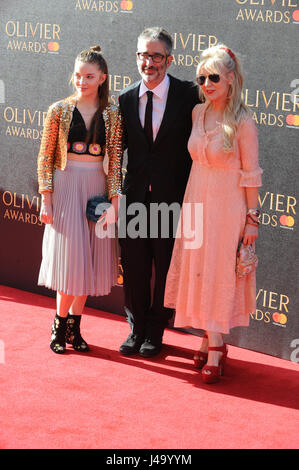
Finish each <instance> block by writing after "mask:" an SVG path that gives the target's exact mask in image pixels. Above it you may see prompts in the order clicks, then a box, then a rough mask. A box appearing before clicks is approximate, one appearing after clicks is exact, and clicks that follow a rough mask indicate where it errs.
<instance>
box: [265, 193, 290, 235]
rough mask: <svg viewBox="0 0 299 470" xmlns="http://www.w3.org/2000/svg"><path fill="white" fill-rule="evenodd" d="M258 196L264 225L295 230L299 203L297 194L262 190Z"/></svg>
mask: <svg viewBox="0 0 299 470" xmlns="http://www.w3.org/2000/svg"><path fill="white" fill-rule="evenodd" d="M260 189H262V188H260ZM258 198H259V206H260V209H261V215H260V223H261V224H262V225H266V226H270V227H277V228H280V229H284V230H285V229H287V230H294V228H295V220H296V205H297V199H296V197H295V196H291V195H288V194H277V193H272V192H269V191H263V190H260V191H259V196H258Z"/></svg>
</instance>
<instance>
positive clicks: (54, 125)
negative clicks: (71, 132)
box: [37, 104, 60, 193]
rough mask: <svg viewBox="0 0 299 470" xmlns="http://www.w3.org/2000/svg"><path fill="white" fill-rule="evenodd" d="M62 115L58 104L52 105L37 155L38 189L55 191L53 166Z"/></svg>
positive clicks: (40, 191) (40, 190) (41, 191)
mask: <svg viewBox="0 0 299 470" xmlns="http://www.w3.org/2000/svg"><path fill="white" fill-rule="evenodd" d="M59 122H60V116H59V111H58V108H57V106H55V104H53V105H51V106H50V108H49V110H48V112H47V116H46V120H45V123H44V128H43V135H42V140H41V145H40V150H39V154H38V157H37V176H38V191H39V193H43V192H53V168H54V159H55V151H56V146H57V140H58V133H59Z"/></svg>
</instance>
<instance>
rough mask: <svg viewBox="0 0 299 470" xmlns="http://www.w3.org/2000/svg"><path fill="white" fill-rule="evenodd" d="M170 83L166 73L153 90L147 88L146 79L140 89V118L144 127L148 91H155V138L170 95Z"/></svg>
mask: <svg viewBox="0 0 299 470" xmlns="http://www.w3.org/2000/svg"><path fill="white" fill-rule="evenodd" d="M169 83H170V79H169V76H168V75H167V74H165V77H164V79H163V80H162V82H161V83H159V85H158V86H156V88H154V89H153V90H150V89H149V88H147V86H146V85H145V83H144V81H143V80H142V82H141V85H140V90H139V118H140V122H141V125H142V127H144V115H145V108H146V103H147V94H146V92H147V91H152V92H153V115H152V116H153V139H154V140H155V138H156V137H157V134H158V131H159V128H160V125H161V122H162V119H163V115H164V111H165V107H166V101H167V95H168V89H169Z"/></svg>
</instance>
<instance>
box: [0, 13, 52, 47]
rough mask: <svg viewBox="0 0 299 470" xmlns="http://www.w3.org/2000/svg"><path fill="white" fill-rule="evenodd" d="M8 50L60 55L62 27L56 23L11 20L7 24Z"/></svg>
mask: <svg viewBox="0 0 299 470" xmlns="http://www.w3.org/2000/svg"><path fill="white" fill-rule="evenodd" d="M4 31H5V35H6V37H7V40H8V42H7V47H6V48H7V50H11V51H18V52H29V53H30V52H31V53H35V54H39V53H41V54H46V53H49V54H58V53H59V48H60V42H59V41H60V39H61V27H60V25H59V24H56V23H40V22H34V21H17V20H9V21H7V23H6V24H5V28H4Z"/></svg>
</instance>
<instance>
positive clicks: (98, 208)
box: [86, 195, 111, 222]
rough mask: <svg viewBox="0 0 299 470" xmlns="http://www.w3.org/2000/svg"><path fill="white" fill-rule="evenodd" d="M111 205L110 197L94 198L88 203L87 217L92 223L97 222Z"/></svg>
mask: <svg viewBox="0 0 299 470" xmlns="http://www.w3.org/2000/svg"><path fill="white" fill-rule="evenodd" d="M110 206H111V203H110V202H109V201H108V197H107V196H106V195H104V196H93V197H91V198H90V199H88V201H87V206H86V217H87V218H88V219H89V220H92V222H97V221H98V219H99V217H101V215H102V214H103V212H105V211H106V210H107V209H108V208H109V207H110Z"/></svg>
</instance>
